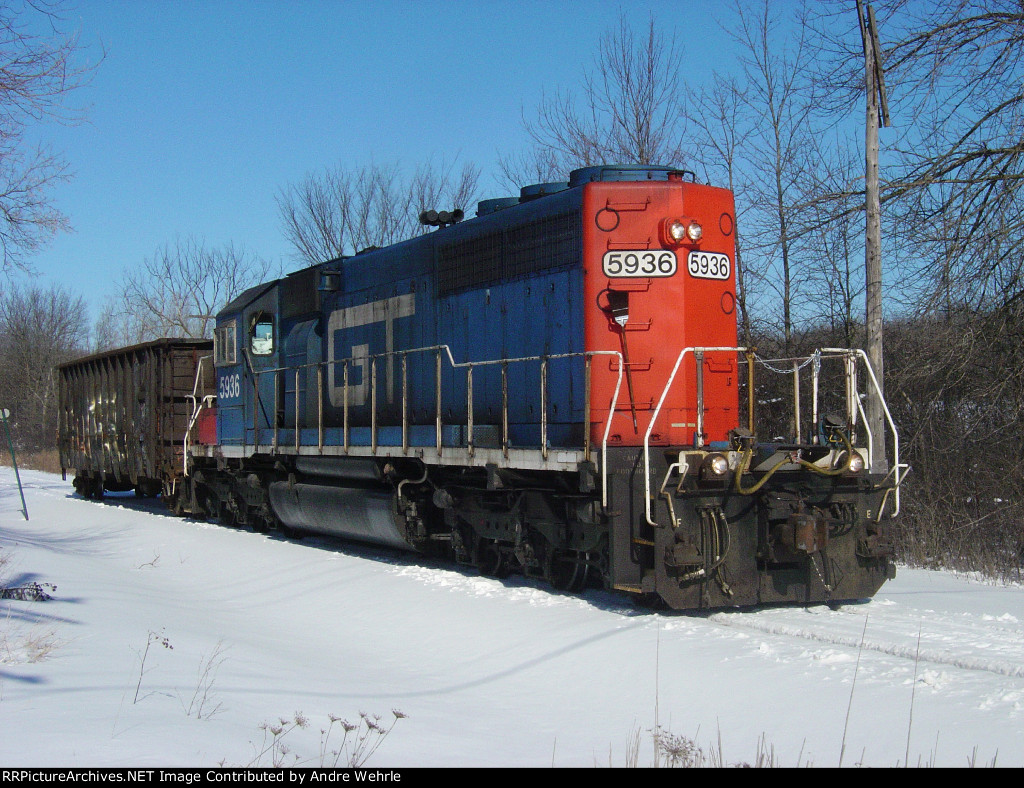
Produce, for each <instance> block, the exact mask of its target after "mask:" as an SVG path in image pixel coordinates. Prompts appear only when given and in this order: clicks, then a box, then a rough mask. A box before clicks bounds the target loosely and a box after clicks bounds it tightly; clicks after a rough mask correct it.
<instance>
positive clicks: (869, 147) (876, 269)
mask: <svg viewBox="0 0 1024 788" xmlns="http://www.w3.org/2000/svg"><path fill="white" fill-rule="evenodd" d="M857 19H858V20H859V22H860V35H861V41H862V42H863V44H864V74H865V83H866V84H865V87H866V90H867V113H866V118H865V121H866V122H865V131H864V181H865V188H864V203H865V219H864V273H865V297H864V300H865V326H866V330H867V354H868V360H869V361H870V362H871V367H872V369H874V371H875V377H877V378H878V385H879V393H882V391H884V389H883V386H884V383H883V378H884V373H885V367H884V363H883V358H882V207H881V201H880V199H879V189H878V123H879V113H880V111H881V117H882V122H883V123H884V125H886V126H888V125H890V124H889V106H888V102H887V101H886V98H885V80H884V79H883V74H882V50H881V47H880V46H879V44H878V28H877V27H876V26H875V11H874V9H873V8H872V7H871V6H868V8H867V14H865V13H864V7H863V5H862V3H861V0H857ZM867 419H868V424H867V426H868V428H869V429H870V430H871V438H872V441H871V444H872V445H871V454H872V457H873V458H874V468H872V470H882V471H883V472H886V471H888V467H889V466H888V461H887V459H886V456H885V440H884V430H885V413H884V411H883V410H882V402H881V399H880V397H874V396H869V397H868V401H867Z"/></svg>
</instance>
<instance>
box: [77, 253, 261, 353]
mask: <svg viewBox="0 0 1024 788" xmlns="http://www.w3.org/2000/svg"><path fill="white" fill-rule="evenodd" d="M270 275H271V266H270V264H269V263H268V262H267V261H265V260H261V259H259V258H258V257H257V256H255V255H254V254H251V253H249V252H247V251H246V250H245V249H242V248H239V247H236V246H234V245H233V244H227V245H226V246H224V247H222V248H219V249H218V248H208V247H207V246H206V245H205V244H204V243H202V242H200V241H196V240H195V239H192V238H189V239H186V240H184V241H182V240H180V239H179V240H178V241H176V242H175V243H174V244H173V245H172V244H167V245H165V246H163V247H162V248H160V249H158V250H157V251H156V253H155V254H154V255H153V256H152V257H148V258H146V259H145V260H144V261H143V263H142V265H141V266H136V267H131V268H129V269H127V270H126V271H125V273H124V274H123V276H122V279H121V284H120V289H119V293H118V295H117V297H116V298H115V299H114V300H113V301H110V302H108V303H107V305H106V307H105V308H104V311H103V313H102V315H101V317H100V321H99V323H98V324H97V346H98V347H99V348H104V347H116V346H118V345H122V344H135V343H138V342H143V341H147V340H151V339H157V338H160V337H165V336H173V337H210V336H212V335H213V321H214V318H215V317H216V314H217V311H218V310H219V309H220V308H221V307H222V306H224V304H226V303H227V302H228V301H229V300H230V299H231V298H233V297H235V296H236V295H238V294H239V293H241V292H242V291H243V290H245V289H246V288H248V287H252V286H253V285H256V284H258V283H259V282H261V281H264V280H265V279H267V278H268V277H269V276H270Z"/></svg>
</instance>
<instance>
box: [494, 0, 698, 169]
mask: <svg viewBox="0 0 1024 788" xmlns="http://www.w3.org/2000/svg"><path fill="white" fill-rule="evenodd" d="M661 31H662V28H660V27H658V26H656V25H655V20H654V17H653V16H652V17H651V18H650V20H649V21H648V24H647V27H646V30H645V31H643V32H636V31H634V29H633V27H632V26H631V25H630V23H629V20H628V17H627V16H626V15H625V14H623V15H622V16H621V17H620V19H619V25H618V28H617V29H615V30H611V31H608V32H607V33H605V35H604V36H603V37H602V38H601V41H600V43H599V45H598V50H597V55H596V56H595V61H594V64H593V66H592V67H591V68H590V69H589V70H588V71H586V72H585V73H584V75H583V86H582V89H581V90H580V91H579V92H578V93H577V92H575V91H572V90H568V89H561V90H557V91H555V93H554V94H547V93H545V94H544V95H543V96H542V97H541V101H540V105H539V106H538V108H537V116H536V119H535V120H527V119H526V118H525V117H524V120H523V125H524V127H525V130H526V133H527V135H528V136H529V137H530V140H531V142H532V147H531V150H530V151H528V152H527V153H525V154H519V155H518V156H517V155H511V156H507V157H505V158H503V159H502V160H501V163H500V166H501V169H502V173H503V175H504V176H505V178H506V179H507V180H508V181H509V183H510V184H514V185H517V186H523V185H526V184H527V183H532V182H536V181H537V180H555V179H559V180H561V179H564V178H565V176H566V174H567V173H568V172H569V171H570V170H572V169H575V168H577V167H586V166H591V165H596V164H612V163H614V164H663V165H669V166H682V164H683V163H684V162H685V160H686V158H687V156H686V136H685V127H686V124H685V121H686V116H685V113H684V111H683V93H682V80H681V79H680V76H679V70H678V69H679V66H678V64H679V60H680V45H679V43H678V42H677V40H676V39H675V37H674V36H666V35H665V34H663V33H662V32H661Z"/></svg>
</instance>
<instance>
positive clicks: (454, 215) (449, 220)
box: [420, 208, 465, 227]
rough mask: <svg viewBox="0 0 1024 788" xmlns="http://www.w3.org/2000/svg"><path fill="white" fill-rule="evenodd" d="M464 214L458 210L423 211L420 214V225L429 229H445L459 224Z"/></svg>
mask: <svg viewBox="0 0 1024 788" xmlns="http://www.w3.org/2000/svg"><path fill="white" fill-rule="evenodd" d="M464 216H465V214H464V213H463V212H462V210H460V209H459V208H456V209H454V210H452V211H423V212H422V213H421V214H420V224H425V225H427V226H429V227H447V226H448V225H449V224H455V223H457V222H461V221H462V219H463V217H464Z"/></svg>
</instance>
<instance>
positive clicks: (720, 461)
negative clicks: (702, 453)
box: [702, 454, 729, 476]
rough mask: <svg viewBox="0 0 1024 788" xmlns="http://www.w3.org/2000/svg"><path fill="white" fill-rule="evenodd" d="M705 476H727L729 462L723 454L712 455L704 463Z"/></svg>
mask: <svg viewBox="0 0 1024 788" xmlns="http://www.w3.org/2000/svg"><path fill="white" fill-rule="evenodd" d="M702 470H703V471H704V476H725V474H727V473H728V472H729V461H728V460H727V459H726V458H725V455H723V454H711V455H709V456H708V457H707V458H706V459H705V460H704V463H703V466H702Z"/></svg>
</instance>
